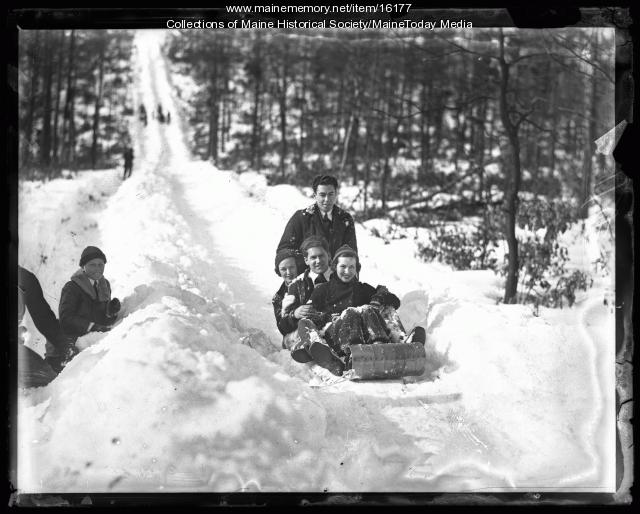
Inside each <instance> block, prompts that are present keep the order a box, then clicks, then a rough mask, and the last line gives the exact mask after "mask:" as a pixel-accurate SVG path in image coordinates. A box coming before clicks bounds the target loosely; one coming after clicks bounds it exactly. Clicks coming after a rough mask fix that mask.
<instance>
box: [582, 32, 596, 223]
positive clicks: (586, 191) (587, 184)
mask: <svg viewBox="0 0 640 514" xmlns="http://www.w3.org/2000/svg"><path fill="white" fill-rule="evenodd" d="M591 60H592V61H593V62H597V61H598V33H597V31H596V32H595V34H594V36H593V40H592V42H591ZM591 73H592V74H591V97H590V105H589V116H588V117H587V120H586V121H587V127H586V128H587V133H588V135H587V143H586V144H585V145H584V156H583V170H584V172H583V176H582V198H581V200H582V201H581V203H580V217H581V218H582V219H586V218H588V217H589V204H590V198H591V191H592V190H593V186H592V182H593V157H594V155H595V152H596V144H595V139H596V137H597V133H596V130H597V126H596V120H597V115H598V113H597V109H598V78H597V75H596V74H597V73H598V71H597V70H596V69H595V68H594V69H593V70H592V71H591Z"/></svg>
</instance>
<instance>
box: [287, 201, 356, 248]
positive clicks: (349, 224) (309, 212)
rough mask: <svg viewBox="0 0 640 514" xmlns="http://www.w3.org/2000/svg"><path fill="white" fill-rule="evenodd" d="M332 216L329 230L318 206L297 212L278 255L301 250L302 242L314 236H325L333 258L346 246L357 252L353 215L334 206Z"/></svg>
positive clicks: (290, 221) (292, 218)
mask: <svg viewBox="0 0 640 514" xmlns="http://www.w3.org/2000/svg"><path fill="white" fill-rule="evenodd" d="M331 216H332V218H333V219H332V222H331V227H330V228H329V230H327V229H325V227H324V225H323V223H322V215H321V213H320V209H319V208H318V205H317V204H315V203H314V204H312V205H310V206H309V207H307V208H306V209H300V210H298V211H296V212H295V213H294V214H293V216H291V219H290V220H289V222H288V223H287V226H286V227H285V229H284V232H283V234H282V237H281V238H280V243H279V244H278V248H277V250H276V253H277V252H279V251H280V250H282V249H283V248H295V249H299V248H300V245H301V244H302V241H304V240H305V239H306V238H307V237H309V236H312V235H320V236H324V237H325V238H326V239H327V241H329V251H330V252H331V256H332V255H333V254H334V253H335V251H336V250H337V249H338V248H340V247H341V246H342V245H345V244H346V245H349V246H350V247H351V248H353V249H354V250H355V251H356V252H357V251H358V244H357V242H356V229H355V225H354V223H353V217H352V216H351V214H349V213H348V212H347V211H345V210H344V209H341V208H340V207H338V206H337V205H334V206H333V210H332V211H331Z"/></svg>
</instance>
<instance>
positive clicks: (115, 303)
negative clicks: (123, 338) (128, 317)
mask: <svg viewBox="0 0 640 514" xmlns="http://www.w3.org/2000/svg"><path fill="white" fill-rule="evenodd" d="M118 312H120V300H118V299H117V298H114V299H113V300H111V301H110V302H109V303H108V304H107V316H109V317H110V318H112V317H113V316H115V315H116V314H118Z"/></svg>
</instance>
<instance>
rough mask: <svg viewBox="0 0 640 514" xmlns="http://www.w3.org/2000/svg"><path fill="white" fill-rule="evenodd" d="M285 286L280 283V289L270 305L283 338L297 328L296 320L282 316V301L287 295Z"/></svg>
mask: <svg viewBox="0 0 640 514" xmlns="http://www.w3.org/2000/svg"><path fill="white" fill-rule="evenodd" d="M287 289H288V288H287V285H286V284H285V283H284V281H283V282H282V285H281V286H280V289H278V290H277V291H276V294H274V295H273V298H272V299H271V303H272V304H273V314H274V315H275V317H276V325H277V326H278V330H279V331H280V333H281V334H282V335H283V336H285V335H287V334H288V333H290V332H293V331H294V330H296V329H297V328H298V320H297V319H295V318H294V317H293V316H290V315H284V316H283V315H282V301H283V300H284V296H285V295H286V294H287Z"/></svg>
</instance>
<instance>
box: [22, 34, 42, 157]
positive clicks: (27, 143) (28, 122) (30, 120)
mask: <svg viewBox="0 0 640 514" xmlns="http://www.w3.org/2000/svg"><path fill="white" fill-rule="evenodd" d="M29 57H30V60H29V70H30V72H31V80H30V81H29V107H28V109H27V116H26V118H25V122H24V146H23V148H22V162H23V163H24V165H25V166H29V165H30V164H31V157H32V155H33V149H32V145H33V127H34V120H35V110H36V100H37V98H38V81H39V78H40V61H41V58H40V57H41V51H40V31H39V30H36V31H35V36H34V38H33V40H32V43H31V45H30V55H29Z"/></svg>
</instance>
